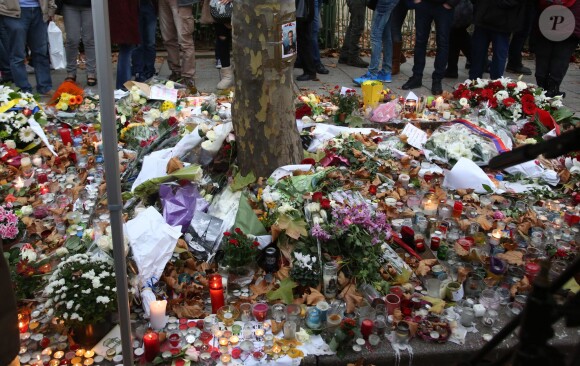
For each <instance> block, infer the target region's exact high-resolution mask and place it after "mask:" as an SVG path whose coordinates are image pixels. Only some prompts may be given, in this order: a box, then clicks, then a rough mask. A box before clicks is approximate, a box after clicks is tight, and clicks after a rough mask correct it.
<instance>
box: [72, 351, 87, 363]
mask: <svg viewBox="0 0 580 366" xmlns="http://www.w3.org/2000/svg"><path fill="white" fill-rule="evenodd" d="M83 353H84V352H83ZM82 360H83V359H82V358H80V357H75V358H73V359H72V360H70V363H72V364H73V365H74V364H77V363H81V361H82Z"/></svg>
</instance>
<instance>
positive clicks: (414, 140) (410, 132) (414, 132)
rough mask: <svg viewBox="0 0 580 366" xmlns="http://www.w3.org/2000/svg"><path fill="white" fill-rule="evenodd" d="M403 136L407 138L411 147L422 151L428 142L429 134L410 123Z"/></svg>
mask: <svg viewBox="0 0 580 366" xmlns="http://www.w3.org/2000/svg"><path fill="white" fill-rule="evenodd" d="M401 134H402V135H405V136H407V143H408V144H409V145H411V146H413V147H415V148H417V149H420V150H422V149H423V146H425V142H427V133H426V132H424V131H423V130H421V129H420V128H417V127H415V126H413V125H412V124H410V123H407V125H406V126H405V128H404V129H403V132H401Z"/></svg>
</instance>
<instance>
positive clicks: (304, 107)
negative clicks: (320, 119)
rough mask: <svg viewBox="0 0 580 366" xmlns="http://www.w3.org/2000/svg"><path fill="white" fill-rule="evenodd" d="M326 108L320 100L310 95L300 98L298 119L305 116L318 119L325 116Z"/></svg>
mask: <svg viewBox="0 0 580 366" xmlns="http://www.w3.org/2000/svg"><path fill="white" fill-rule="evenodd" d="M324 111H325V108H324V107H323V106H322V105H321V104H320V98H319V97H317V96H316V95H314V94H312V93H310V94H308V95H307V96H306V95H301V96H299V97H298V103H297V104H296V119H302V117H304V116H308V117H317V116H321V115H323V114H324Z"/></svg>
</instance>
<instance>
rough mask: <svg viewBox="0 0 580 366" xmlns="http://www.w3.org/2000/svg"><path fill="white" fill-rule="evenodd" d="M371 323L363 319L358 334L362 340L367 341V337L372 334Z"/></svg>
mask: <svg viewBox="0 0 580 366" xmlns="http://www.w3.org/2000/svg"><path fill="white" fill-rule="evenodd" d="M373 327H374V324H373V321H372V320H370V319H364V320H363V321H362V323H361V325H360V333H361V334H362V336H363V338H364V339H369V336H370V335H371V334H372V333H373Z"/></svg>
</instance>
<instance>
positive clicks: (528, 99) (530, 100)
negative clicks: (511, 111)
mask: <svg viewBox="0 0 580 366" xmlns="http://www.w3.org/2000/svg"><path fill="white" fill-rule="evenodd" d="M522 94H523V93H522ZM521 101H522V104H526V103H527V104H534V105H535V104H536V100H535V99H534V96H533V95H531V94H524V95H523V96H522V99H521Z"/></svg>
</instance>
